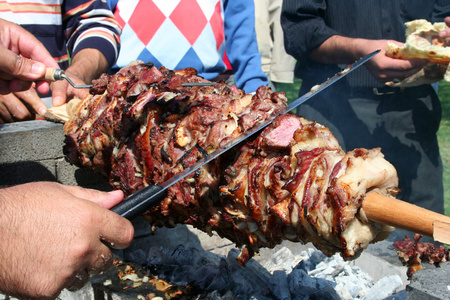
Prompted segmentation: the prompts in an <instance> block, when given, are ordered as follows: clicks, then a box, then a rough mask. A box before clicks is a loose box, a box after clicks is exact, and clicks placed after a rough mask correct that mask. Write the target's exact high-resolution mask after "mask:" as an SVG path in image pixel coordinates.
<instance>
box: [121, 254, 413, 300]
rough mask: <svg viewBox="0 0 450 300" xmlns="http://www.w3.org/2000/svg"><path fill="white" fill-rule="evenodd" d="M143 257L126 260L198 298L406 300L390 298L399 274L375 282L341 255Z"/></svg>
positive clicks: (398, 295) (149, 255)
mask: <svg viewBox="0 0 450 300" xmlns="http://www.w3.org/2000/svg"><path fill="white" fill-rule="evenodd" d="M144 255H145V254H144V253H143V251H142V250H141V251H137V252H134V254H133V255H132V256H133V257H129V258H130V260H131V261H140V262H141V264H142V263H143V262H144V260H145V261H146V263H145V264H146V265H147V266H149V267H150V269H152V270H153V273H154V274H158V276H159V278H161V279H164V280H170V281H171V282H172V283H175V284H179V285H191V286H195V287H197V288H198V291H199V293H201V295H200V294H199V299H261V300H265V299H267V300H269V299H280V300H281V299H282V300H290V299H344V300H347V299H364V300H377V299H406V296H405V293H403V292H402V293H398V294H395V292H396V291H397V290H398V289H399V288H400V287H401V286H402V280H401V278H400V277H399V276H398V275H387V276H385V277H382V278H380V279H379V280H378V281H376V282H375V281H374V280H373V278H372V277H371V276H370V275H369V274H367V273H366V272H364V271H363V270H362V269H361V268H359V267H357V266H354V265H352V264H351V262H346V261H344V260H343V259H342V257H341V256H340V255H338V254H336V255H334V256H332V257H326V256H325V255H324V254H323V253H322V252H320V251H317V250H315V249H308V250H307V251H302V252H301V253H300V254H298V255H296V254H293V253H292V252H291V250H289V249H288V248H286V247H283V248H280V250H278V251H276V252H274V253H273V255H272V256H271V257H270V258H269V259H267V260H266V261H264V262H262V261H260V262H257V261H256V260H254V259H251V260H250V261H249V262H248V263H247V265H246V266H245V267H243V266H241V265H239V263H238V262H237V261H236V257H237V255H238V250H236V249H232V250H231V251H229V253H228V255H227V256H226V257H225V256H222V255H218V254H213V253H210V252H207V251H204V250H199V249H197V248H188V247H185V246H183V245H180V246H178V247H176V249H175V250H168V249H166V248H163V247H152V248H150V250H149V252H148V253H147V255H145V257H144ZM155 272H156V273H155ZM200 291H201V292H200Z"/></svg>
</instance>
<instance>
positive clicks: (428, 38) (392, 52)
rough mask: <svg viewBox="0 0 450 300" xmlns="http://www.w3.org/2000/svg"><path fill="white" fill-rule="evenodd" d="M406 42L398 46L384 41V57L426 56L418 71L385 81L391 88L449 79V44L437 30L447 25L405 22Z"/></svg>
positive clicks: (417, 21) (421, 21) (414, 57)
mask: <svg viewBox="0 0 450 300" xmlns="http://www.w3.org/2000/svg"><path fill="white" fill-rule="evenodd" d="M405 25H406V42H405V44H403V45H402V46H401V47H400V46H397V45H395V44H394V43H391V42H388V45H387V47H386V56H389V57H391V58H396V59H417V58H419V59H426V60H428V61H429V62H430V63H429V64H427V65H426V66H425V67H424V68H423V69H422V70H420V71H419V72H418V73H416V74H414V75H412V76H410V77H408V78H406V79H404V80H402V81H400V82H388V83H386V85H388V86H391V87H411V86H418V85H422V84H429V83H434V82H438V81H441V80H443V79H444V80H446V81H450V69H449V63H450V47H446V45H445V41H444V40H443V39H442V38H441V37H439V32H440V31H442V30H444V29H446V28H448V27H447V26H446V25H445V23H444V22H439V23H434V24H431V23H430V22H428V21H427V20H422V19H420V20H414V21H411V22H407V23H405Z"/></svg>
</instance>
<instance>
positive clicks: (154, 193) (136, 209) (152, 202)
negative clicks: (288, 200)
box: [111, 50, 380, 219]
mask: <svg viewBox="0 0 450 300" xmlns="http://www.w3.org/2000/svg"><path fill="white" fill-rule="evenodd" d="M379 52H380V50H377V51H374V52H372V53H370V54H368V55H366V56H364V57H363V58H361V59H359V60H358V61H356V62H355V63H354V64H352V65H349V66H348V67H347V68H346V69H344V70H342V71H341V72H339V73H337V74H336V75H334V76H333V77H331V78H329V79H328V80H327V81H325V82H324V83H322V84H320V85H316V86H315V87H313V88H312V89H311V90H310V91H309V92H308V93H306V94H305V95H303V96H301V97H300V98H298V99H297V100H295V101H293V102H292V103H291V104H289V105H288V106H287V107H286V108H285V109H284V110H283V111H282V112H280V114H279V115H281V114H285V113H288V112H290V111H292V110H293V109H295V108H297V107H298V106H299V105H300V104H302V103H304V102H305V101H307V100H309V99H310V98H312V97H313V96H315V95H316V94H318V93H319V92H321V91H322V90H324V89H326V88H327V87H329V86H330V85H332V84H334V83H335V82H336V81H338V80H339V79H341V78H344V77H345V76H347V75H348V74H349V73H351V72H352V71H354V70H356V69H357V68H358V67H360V66H362V65H363V64H365V63H366V62H367V61H368V60H370V59H371V58H372V57H374V56H375V55H376V54H378V53H379ZM274 119H275V117H274V118H272V119H270V120H266V121H265V122H263V123H261V124H259V125H256V126H254V127H253V128H251V129H250V130H247V131H246V132H244V133H242V134H241V135H239V136H238V137H236V138H234V139H231V140H230V141H229V142H228V143H226V144H225V145H222V146H220V147H219V148H217V149H216V150H215V151H213V152H212V153H210V154H208V155H206V156H205V157H204V158H202V159H200V160H198V161H197V162H196V163H194V164H193V165H191V166H190V167H189V168H186V169H184V170H183V171H181V172H180V173H178V174H176V175H175V176H173V177H172V178H170V179H168V180H166V181H164V182H163V183H162V184H160V185H149V186H147V187H145V188H143V189H141V190H139V191H137V192H136V193H134V194H132V195H130V196H129V197H128V198H127V199H126V200H124V201H122V202H121V203H119V204H118V205H116V206H115V207H113V208H112V209H111V210H112V211H113V212H115V213H117V214H119V215H121V216H122V217H125V218H127V219H133V218H135V217H137V216H139V215H141V214H143V213H145V212H146V211H148V210H149V209H150V208H152V207H154V206H156V205H158V204H159V203H160V202H161V201H162V200H163V199H164V198H165V196H166V191H167V189H168V188H169V187H171V186H172V185H174V184H175V183H177V182H178V181H180V180H181V179H183V178H185V177H186V176H188V175H189V174H191V173H193V172H195V171H197V170H198V169H199V168H200V167H202V166H203V165H205V164H207V163H209V162H210V161H212V160H213V159H215V158H217V157H218V156H219V155H221V154H223V153H224V152H226V151H228V150H229V149H231V148H233V147H234V146H236V145H238V144H239V143H241V142H242V141H244V140H246V139H248V138H249V137H251V136H253V135H254V134H256V133H258V132H261V130H263V129H264V128H266V127H267V126H268V125H270V124H271V123H272V122H273V120H274Z"/></svg>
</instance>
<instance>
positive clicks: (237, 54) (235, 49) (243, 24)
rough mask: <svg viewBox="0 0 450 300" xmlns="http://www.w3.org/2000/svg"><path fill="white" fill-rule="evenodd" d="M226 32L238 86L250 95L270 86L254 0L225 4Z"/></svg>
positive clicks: (229, 54)
mask: <svg viewBox="0 0 450 300" xmlns="http://www.w3.org/2000/svg"><path fill="white" fill-rule="evenodd" d="M224 29H225V39H226V53H227V56H228V59H229V61H230V63H231V66H232V67H233V71H234V73H235V82H236V85H237V86H238V87H239V88H241V89H243V90H245V91H246V92H247V93H249V92H254V91H256V89H257V88H258V87H260V86H261V85H267V84H268V80H267V76H266V75H265V74H264V72H263V71H262V69H261V54H260V53H259V51H258V44H257V42H256V32H255V8H254V3H253V0H240V1H233V0H227V1H224Z"/></svg>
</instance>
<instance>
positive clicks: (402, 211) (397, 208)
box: [362, 193, 450, 243]
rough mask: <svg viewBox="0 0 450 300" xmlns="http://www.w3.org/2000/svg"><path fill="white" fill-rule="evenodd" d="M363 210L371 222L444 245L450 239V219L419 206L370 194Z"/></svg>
mask: <svg viewBox="0 0 450 300" xmlns="http://www.w3.org/2000/svg"><path fill="white" fill-rule="evenodd" d="M362 209H363V210H364V213H365V214H366V216H367V218H368V219H369V220H371V221H374V222H378V223H382V224H386V225H391V226H394V227H396V228H400V229H404V230H408V231H411V232H415V233H420V234H423V235H426V236H431V237H433V236H434V238H435V240H436V241H440V242H443V243H448V241H449V239H450V217H447V216H445V215H442V214H439V213H436V212H433V211H430V210H428V209H425V208H422V207H419V206H417V205H414V204H411V203H408V202H405V201H401V200H398V199H394V198H391V197H387V196H383V195H381V194H379V193H370V194H368V195H367V196H366V198H365V200H364V202H363V205H362ZM435 222H436V229H435ZM446 225H448V226H446ZM435 230H436V233H437V230H439V236H437V234H435ZM443 240H445V241H443Z"/></svg>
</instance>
